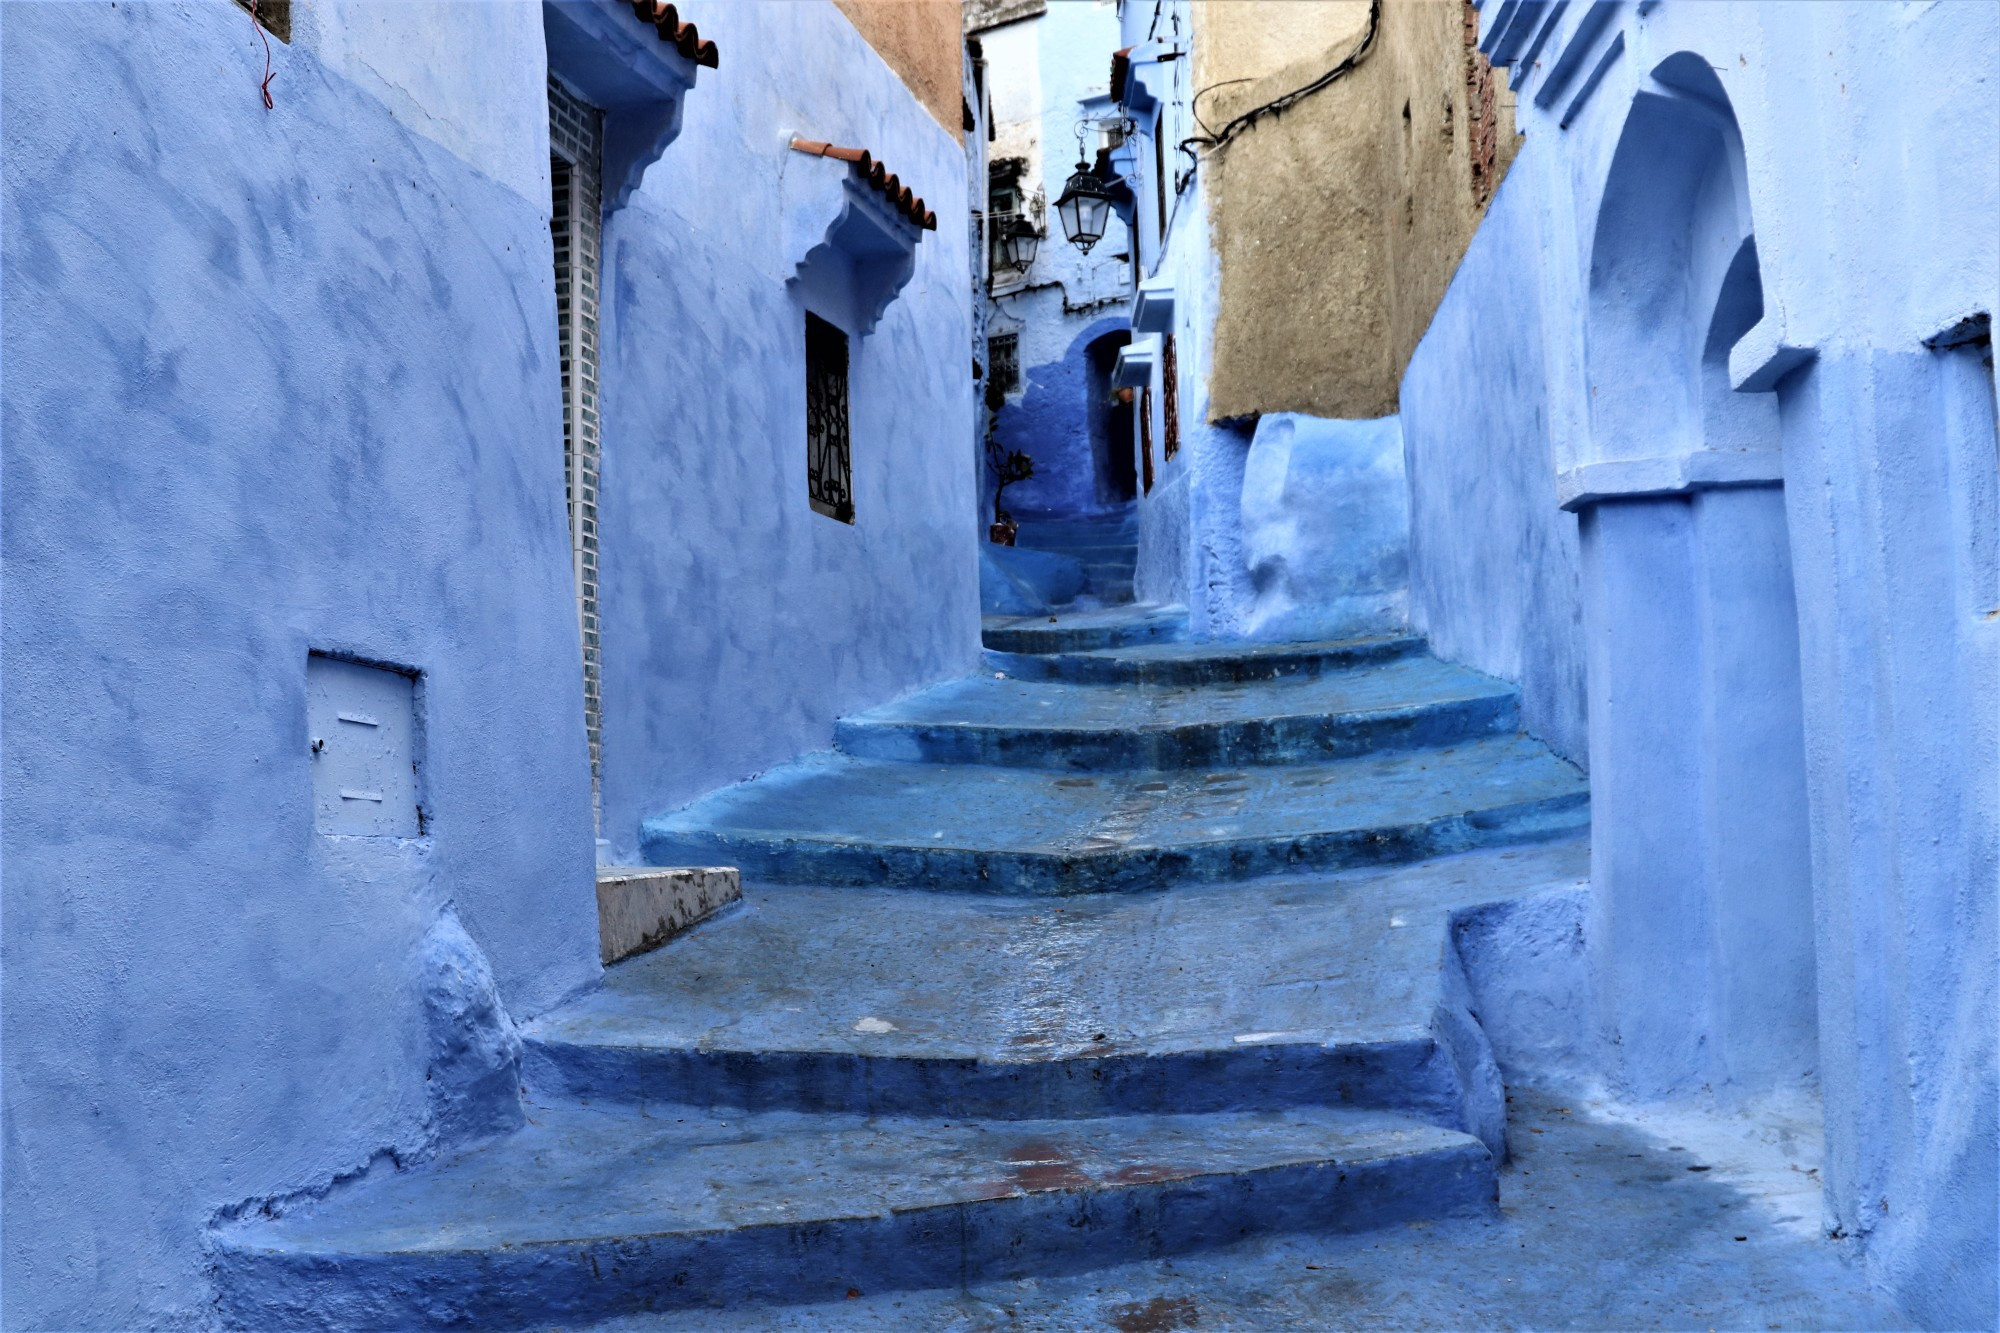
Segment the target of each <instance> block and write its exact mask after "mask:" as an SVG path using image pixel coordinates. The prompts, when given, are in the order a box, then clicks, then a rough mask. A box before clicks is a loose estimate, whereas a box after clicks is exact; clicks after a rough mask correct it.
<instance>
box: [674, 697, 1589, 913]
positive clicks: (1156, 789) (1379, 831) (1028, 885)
mask: <svg viewBox="0 0 2000 1333" xmlns="http://www.w3.org/2000/svg"><path fill="white" fill-rule="evenodd" d="M1588 821H1589V789H1588V787H1587V785H1586V783H1585V781H1584V778H1583V775H1582V774H1580V773H1579V772H1577V770H1576V769H1575V768H1573V767H1571V766H1570V765H1569V764H1567V763H1565V762H1563V761H1562V760H1560V759H1557V758H1556V757H1555V756H1553V755H1551V754H1550V753H1549V752H1548V751H1547V750H1546V749H1544V748H1543V747H1542V746H1540V745H1537V744H1536V743H1534V742H1533V741H1530V740H1528V739H1526V738H1524V737H1518V736H1509V737H1489V738H1485V739H1481V740H1476V741H1468V742H1466V743H1465V744H1462V745H1459V746H1456V747H1453V748H1450V749H1443V750H1412V751H1405V752H1394V753H1388V754H1373V755H1367V756H1361V757H1356V758H1351V759H1337V760H1332V761H1329V762H1325V763H1318V764H1299V765H1273V766H1270V767H1262V768H1248V769H1242V770H1185V771H1181V772H1175V773H1164V774H1155V773H1145V772H1138V773H1107V774H1103V775H1100V776H1083V775H1076V776H1062V775H1060V774H1058V773H1054V772H1047V771H1042V770H1036V769H1019V768H997V767H984V766H973V765H959V764H913V763H898V762H894V761H885V760H879V759H861V758H856V757H854V756H852V755H845V754H839V753H821V754H816V755H809V756H807V757H806V758H804V759H801V760H797V761H794V762H793V763H790V764H785V765H782V766H780V767H778V768H774V769H772V770H771V771H769V772H767V773H765V774H764V775H762V776H761V777H759V778H756V779H754V780H752V781H750V782H745V783H740V784H738V785H736V786H734V787H726V788H724V789H722V790H721V791H717V792H712V793H710V794H709V795H708V796H706V797H704V798H703V799H702V800H700V801H697V802H696V803H695V804H693V805H692V806H689V807H688V808H687V809H685V810H682V811H679V812H676V813H674V814H671V815H662V816H655V817H653V818H650V819H648V820H646V821H645V823H644V825H643V826H642V828H641V833H640V841H641V846H642V848H643V850H644V851H645V854H646V857H647V859H648V860H649V861H652V862H655V863H658V864H661V865H735V866H740V867H741V868H742V871H743V876H744V879H745V880H746V881H762V882H765V883H774V882H775V883H793V884H827V885H833V884H853V885H863V886H866V885H877V884H879V885H882V886H885V887H892V888H918V889H944V890H954V889H955V890H961V891H971V892H982V893H1007V894H1037V895H1040V894H1054V895H1060V894H1075V893H1100V892H1133V891H1144V890H1149V889H1164V888H1168V887H1171V886H1173V885H1175V884H1183V883H1201V882H1213V881H1217V880H1223V879H1239V878H1248V877H1252V876H1257V875H1266V874H1273V873H1277V872H1280V871H1286V870H1291V871H1308V870H1336V869H1343V868H1346V867H1348V866H1355V865H1385V864H1394V863H1400V862H1405V861H1411V860H1418V859H1421V858H1423V857H1428V856H1438V855H1443V854H1445V853H1448V852H1456V851H1465V850H1469V849H1471V848H1473V847H1482V846H1494V845H1499V844H1506V843H1516V842H1525V841H1533V840H1536V839H1541V838H1548V837H1553V836H1557V835H1560V834H1565V833H1570V832H1574V831H1577V830H1579V829H1581V828H1584V827H1587V826H1588Z"/></svg>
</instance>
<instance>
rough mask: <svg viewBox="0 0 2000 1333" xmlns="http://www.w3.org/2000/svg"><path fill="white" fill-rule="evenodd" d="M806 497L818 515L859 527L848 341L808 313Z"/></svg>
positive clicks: (817, 317) (837, 330) (843, 334)
mask: <svg viewBox="0 0 2000 1333" xmlns="http://www.w3.org/2000/svg"><path fill="white" fill-rule="evenodd" d="M806 496H807V498H808V499H809V500H810V501H811V502H812V507H813V512H814V513H819V514H825V515H826V516H827V517H828V518H831V519H838V520H839V521H840V522H842V523H852V522H853V521H854V463H853V451H852V445H851V440H850V437H849V434H848V412H847V335H846V334H845V333H842V332H841V331H840V330H839V329H837V328H835V327H834V326H833V325H831V324H829V323H827V322H826V321H825V320H823V319H821V318H820V317H819V316H818V315H815V314H813V313H812V312H811V311H810V310H808V311H807V312H806Z"/></svg>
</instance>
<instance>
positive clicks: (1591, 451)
mask: <svg viewBox="0 0 2000 1333" xmlns="http://www.w3.org/2000/svg"><path fill="white" fill-rule="evenodd" d="M1587 293H1588V295H1587V301H1588V304H1587V315H1588V318H1587V321H1586V342H1585V347H1586V352H1585V356H1586V370H1587V372H1588V383H1589V422H1590V430H1589V435H1588V439H1587V441H1586V443H1585V444H1584V446H1583V448H1582V450H1581V451H1580V456H1579V458H1578V459H1577V461H1576V463H1575V465H1574V466H1572V467H1570V468H1568V469H1566V470H1565V471H1564V472H1563V473H1562V474H1561V475H1559V476H1558V478H1557V493H1558V497H1559V500H1560V502H1561V503H1562V504H1563V506H1564V507H1565V508H1571V509H1573V508H1576V507H1578V506H1579V505H1581V504H1589V503H1593V502H1595V501H1596V500H1597V499H1600V498H1605V497H1609V496H1613V495H1635V494H1664V493H1675V492H1687V491H1691V490H1698V489H1702V488H1705V487H1714V486H1730V485H1740V484H1760V483H1767V482H1775V481H1777V480H1779V479H1780V478H1781V477H1782V476H1783V469H1782V463H1781V459H1780V457H1779V454H1778V451H1777V434H1776V418H1775V411H1774V409H1773V408H1772V407H1771V405H1770V402H1769V400H1768V399H1764V400H1762V401H1742V402H1738V401H1734V400H1732V399H1731V398H1730V397H1729V396H1728V395H1729V394H1730V392H1731V389H1730V377H1729V352H1730V348H1731V347H1733V346H1734V344H1735V343H1736V342H1737V341H1738V340H1739V339H1740V338H1741V337H1742V336H1743V334H1745V333H1746V332H1748V331H1749V329H1750V328H1751V327H1752V326H1754V325H1755V324H1756V323H1757V317H1752V318H1751V320H1750V322H1749V323H1748V324H1743V323H1742V322H1741V317H1742V314H1743V312H1744V311H1745V310H1748V309H1754V310H1756V311H1757V312H1758V315H1759V316H1761V313H1762V309H1763V297H1762V287H1761V275H1760V273H1759V270H1758V267H1757V257H1756V237H1755V229H1754V227H1753V225H1752V219H1751V213H1750V194H1749V183H1748V179H1747V176H1746V174H1745V168H1744V157H1743V140H1742V135H1741V132H1740V131H1739V129H1738V127H1737V123H1736V117H1735V115H1734V113H1733V112H1732V111H1731V109H1730V105H1729V98H1728V95H1727V94H1726V93H1725V92H1724V90H1723V87H1722V84H1721V82H1720V81H1719V80H1718V79H1717V78H1716V76H1715V71H1714V70H1713V69H1711V68H1710V67H1709V65H1708V63H1707V62H1706V61H1705V60H1703V59H1702V58H1701V57H1700V56H1698V55H1695V54H1694V53H1692V52H1685V51H1684V52H1680V53H1678V54H1676V55H1673V56H1670V57H1669V58H1668V59H1666V60H1665V61H1662V62H1661V63H1660V64H1659V65H1658V66H1656V67H1655V68H1654V70H1653V73H1652V78H1651V81H1650V82H1649V84H1648V86H1646V87H1645V88H1642V89H1641V90H1640V91H1639V92H1638V93H1637V94H1636V95H1635V96H1634V98H1633V100H1632V106H1631V110H1630V111H1629V113H1628V114H1627V116H1626V119H1625V124H1624V127H1623V129H1622V130H1621V132H1620V134H1619V138H1618V146H1617V148H1616V150H1615V151H1614V152H1613V154H1612V159H1611V167H1610V172H1609V175H1608V176H1607V178H1606V181H1605V187H1604V192H1603V195H1602V196H1601V200H1600V203H1599V207H1598V214H1597V220H1596V226H1595V228H1594V230H1593V232H1592V238H1591V250H1590V276H1589V286H1588V289H1587ZM1760 425H1761V426H1764V427H1768V429H1758V428H1756V427H1758V426H1760Z"/></svg>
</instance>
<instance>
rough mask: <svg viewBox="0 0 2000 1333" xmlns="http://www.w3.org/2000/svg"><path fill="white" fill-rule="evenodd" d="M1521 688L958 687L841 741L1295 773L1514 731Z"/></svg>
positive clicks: (928, 756)
mask: <svg viewBox="0 0 2000 1333" xmlns="http://www.w3.org/2000/svg"><path fill="white" fill-rule="evenodd" d="M1518 722H1519V718H1518V713H1517V709H1516V696H1515V692H1514V689H1513V687H1512V686H1509V685H1506V684H1503V683H1502V682H1500V681H1497V680H1494V679H1493V678H1492V677H1490V676H1483V675H1481V674H1479V673H1478V672H1476V671H1469V670H1467V669H1466V668H1464V667H1460V666H1452V665H1449V664H1447V663H1444V662H1440V661H1438V660H1437V659H1435V658H1432V657H1427V656H1403V657H1398V658H1394V659H1391V660H1390V661H1387V662H1380V663H1370V664H1368V665H1367V666H1366V667H1365V669H1354V670H1346V671H1335V672H1326V673H1322V674H1319V675H1317V676H1312V677H1303V678H1292V679H1285V680H1278V681H1267V682H1259V683H1231V684H1214V685H1199V686H1143V687H1136V688H1134V687H1125V688H1119V687H1116V686H1105V685H1075V684H1067V683H1057V682H1046V681H1020V680H1012V679H999V678H996V677H994V676H992V675H985V676H975V677H971V678H969V679H965V680H955V681H948V682H946V683H945V684H943V685H938V686H934V687H932V688H931V689H928V690H924V691H922V692H920V693H918V694H915V695H912V696H910V697H908V698H905V699H900V700H897V701H896V702H894V703H891V704H887V705H884V706H883V707H880V708H876V709H871V710H870V711H868V712H866V713H861V714H858V715H857V716H854V717H849V718H843V719H842V720H841V721H840V723H839V724H838V726H837V727H836V728H835V731H834V744H835V745H837V746H838V747H839V748H840V749H842V750H844V751H846V752H847V753H848V754H852V755H858V756H862V757H865V758H871V759H900V760H905V761H909V762H914V763H933V764H942V763H958V764H1006V765H1016V766H1022V767H1031V768H1062V769H1072V770H1076V771H1079V772H1092V773H1103V772H1110V771H1114V770H1129V769H1139V768H1153V769H1162V770H1166V769H1184V768H1201V767H1207V768H1228V767H1235V766H1237V765H1243V764H1286V763H1300V762H1309V761H1312V760H1317V759H1327V758H1334V757H1337V756H1342V755H1357V754H1364V753H1367V752H1370V751H1380V750H1391V749H1412V748H1415V747H1419V746H1443V745H1452V744H1455V743H1457V742H1460V741H1464V740H1469V739H1471V738H1473V737H1477V736H1486V735H1497V734H1504V733H1509V732H1512V731H1514V730H1515V728H1516V726H1517V725H1518Z"/></svg>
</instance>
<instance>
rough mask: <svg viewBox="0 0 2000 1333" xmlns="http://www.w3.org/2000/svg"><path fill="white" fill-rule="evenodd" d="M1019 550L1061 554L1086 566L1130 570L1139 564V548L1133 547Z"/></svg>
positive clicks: (1067, 547)
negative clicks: (1116, 566)
mask: <svg viewBox="0 0 2000 1333" xmlns="http://www.w3.org/2000/svg"><path fill="white" fill-rule="evenodd" d="M1017 549H1020V550H1030V551H1040V552H1042V553H1043V554H1045V555H1056V554H1060V555H1062V556H1064V557H1066V558H1068V559H1071V560H1081V561H1082V562H1083V563H1084V564H1086V565H1124V566H1127V567H1128V568H1129V567H1130V566H1132V565H1136V564H1137V563H1139V548H1138V547H1137V546H1132V545H1115V544H1112V545H1104V546H1061V547H1056V546H1029V547H1017Z"/></svg>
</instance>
